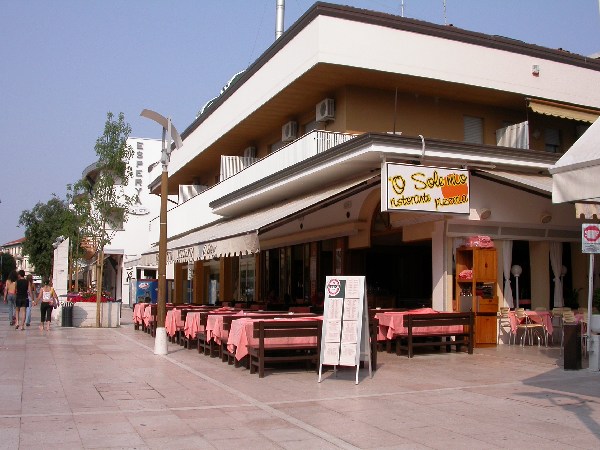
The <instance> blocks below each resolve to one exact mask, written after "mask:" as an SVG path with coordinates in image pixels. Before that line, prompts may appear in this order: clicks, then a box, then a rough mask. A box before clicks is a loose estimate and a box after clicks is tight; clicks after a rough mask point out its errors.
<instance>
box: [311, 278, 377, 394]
mask: <svg viewBox="0 0 600 450" xmlns="http://www.w3.org/2000/svg"><path fill="white" fill-rule="evenodd" d="M365 286H366V281H365V277H364V276H341V275H340V276H328V277H327V279H326V282H325V303H324V310H323V330H322V336H321V358H320V366H319V382H320V381H321V374H322V368H323V365H330V366H334V370H336V368H337V366H356V383H357V384H358V368H359V365H360V361H368V362H369V373H370V374H371V346H370V345H369V332H368V330H369V317H368V306H367V299H366V296H365V293H366V289H365ZM336 373H337V372H336Z"/></svg>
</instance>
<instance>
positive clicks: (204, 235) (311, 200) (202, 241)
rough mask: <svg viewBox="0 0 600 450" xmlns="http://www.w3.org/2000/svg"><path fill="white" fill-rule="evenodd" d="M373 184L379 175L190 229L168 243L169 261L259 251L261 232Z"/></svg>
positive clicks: (148, 259) (148, 257)
mask: <svg viewBox="0 0 600 450" xmlns="http://www.w3.org/2000/svg"><path fill="white" fill-rule="evenodd" d="M374 184H379V176H378V174H377V175H373V174H368V175H364V176H361V177H358V178H354V179H352V180H347V181H344V182H341V183H337V184H334V185H331V186H329V187H327V188H325V189H321V190H319V191H317V192H314V193H311V194H307V195H304V196H301V197H299V198H296V199H294V200H290V201H287V202H283V203H281V204H279V205H277V206H272V207H267V208H263V209H261V210H258V211H254V212H251V213H248V214H246V215H242V216H240V217H236V218H234V219H229V220H223V221H220V222H218V223H214V224H211V225H208V226H206V227H203V228H201V229H197V230H194V231H191V232H189V233H187V234H185V235H183V236H179V237H177V238H176V239H172V240H171V241H169V242H168V244H167V262H168V263H173V262H191V261H196V260H209V259H212V258H219V257H227V256H240V255H249V254H253V253H257V252H259V251H260V248H261V247H260V238H259V235H260V234H261V233H263V232H266V231H269V230H272V229H274V228H276V227H277V226H281V225H283V224H285V223H288V222H289V221H291V220H293V219H294V218H295V217H299V216H303V215H305V214H308V213H309V212H312V211H313V210H315V209H317V208H323V207H326V206H328V205H329V204H331V203H332V202H337V201H340V200H341V199H344V198H346V197H348V196H350V195H353V194H355V193H357V192H360V191H362V190H364V189H368V188H370V187H372V186H373V185H374ZM157 253H158V251H156V252H152V253H147V254H144V255H143V257H142V262H143V263H149V262H152V258H153V256H152V255H157ZM154 258H156V256H154Z"/></svg>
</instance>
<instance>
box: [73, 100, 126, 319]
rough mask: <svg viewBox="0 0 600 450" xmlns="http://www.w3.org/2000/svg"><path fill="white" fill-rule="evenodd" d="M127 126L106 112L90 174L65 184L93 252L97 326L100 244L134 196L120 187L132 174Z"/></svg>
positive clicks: (123, 217)
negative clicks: (94, 258) (68, 185)
mask: <svg viewBox="0 0 600 450" xmlns="http://www.w3.org/2000/svg"><path fill="white" fill-rule="evenodd" d="M130 133H131V127H130V126H129V124H128V123H126V122H125V116H124V114H123V113H119V116H118V118H116V119H115V117H114V115H113V114H112V113H111V112H109V113H107V114H106V122H105V124H104V134H103V135H102V136H100V137H99V138H98V139H97V140H96V145H95V147H94V149H95V150H96V156H97V157H98V160H97V162H96V164H95V170H94V171H93V172H94V176H88V177H86V178H83V179H81V180H79V181H78V182H77V183H75V184H74V185H73V186H70V187H69V198H70V200H71V204H72V205H73V209H74V212H75V215H76V217H78V218H79V219H80V222H79V228H80V230H79V233H80V236H81V237H82V241H83V242H85V245H86V246H88V247H91V248H93V250H94V252H95V255H96V326H97V327H100V305H101V300H102V279H103V275H104V274H103V267H104V264H103V263H104V247H105V246H106V245H108V244H110V242H111V241H112V238H113V237H114V235H115V233H116V232H117V231H118V230H119V229H121V227H122V226H123V223H125V222H126V221H127V216H128V213H129V209H130V207H131V206H132V205H133V203H134V201H135V196H130V195H127V194H125V192H124V189H123V188H124V187H125V186H127V184H128V183H129V180H130V179H131V178H132V176H133V169H132V168H131V166H129V161H130V159H131V158H132V157H133V148H132V147H131V146H130V145H128V144H127V139H128V138H129V135H130Z"/></svg>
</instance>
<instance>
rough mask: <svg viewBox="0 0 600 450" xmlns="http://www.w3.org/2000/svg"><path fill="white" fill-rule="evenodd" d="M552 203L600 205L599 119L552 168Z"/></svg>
mask: <svg viewBox="0 0 600 450" xmlns="http://www.w3.org/2000/svg"><path fill="white" fill-rule="evenodd" d="M550 173H551V174H552V179H553V186H552V202H553V203H564V202H577V201H582V202H600V183H599V182H598V179H599V177H600V120H597V121H596V122H594V123H593V124H592V126H590V127H589V128H588V130H587V131H586V132H585V133H583V135H582V136H581V137H580V138H579V139H578V140H577V141H576V142H575V143H574V144H573V146H572V147H571V148H570V149H569V150H568V151H567V152H566V153H565V154H564V155H562V156H561V158H560V159H559V160H558V161H557V162H556V164H555V165H554V166H553V167H552V168H551V169H550Z"/></svg>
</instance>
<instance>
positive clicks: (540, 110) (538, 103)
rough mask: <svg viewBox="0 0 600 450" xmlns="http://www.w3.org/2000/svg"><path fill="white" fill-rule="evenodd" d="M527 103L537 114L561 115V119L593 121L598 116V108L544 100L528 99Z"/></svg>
mask: <svg viewBox="0 0 600 450" xmlns="http://www.w3.org/2000/svg"><path fill="white" fill-rule="evenodd" d="M527 103H528V106H529V108H531V110H532V111H533V112H535V113H537V114H544V115H546V116H554V117H562V118H563V119H570V120H577V121H579V122H588V123H593V122H595V121H596V119H597V118H598V117H599V116H600V111H598V110H594V109H589V108H582V107H579V106H570V105H565V104H562V103H555V102H549V101H546V100H532V99H528V100H527Z"/></svg>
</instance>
